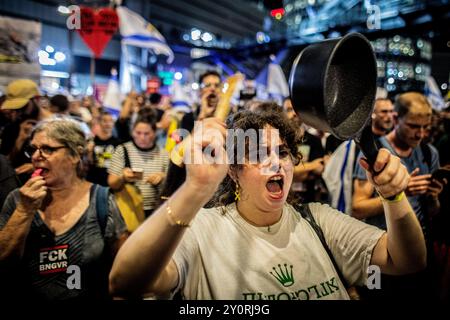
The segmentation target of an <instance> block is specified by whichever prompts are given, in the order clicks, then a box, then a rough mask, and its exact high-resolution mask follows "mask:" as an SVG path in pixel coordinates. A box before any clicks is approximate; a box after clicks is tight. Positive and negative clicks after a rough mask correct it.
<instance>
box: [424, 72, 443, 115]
mask: <svg viewBox="0 0 450 320" xmlns="http://www.w3.org/2000/svg"><path fill="white" fill-rule="evenodd" d="M425 96H426V97H427V99H428V102H429V103H430V104H431V107H432V108H433V109H434V110H437V111H441V110H442V109H444V108H445V101H444V98H443V97H442V94H441V91H440V90H439V87H438V85H437V83H436V81H435V80H434V78H433V77H432V76H428V77H427V80H426V82H425Z"/></svg>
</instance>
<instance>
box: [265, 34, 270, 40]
mask: <svg viewBox="0 0 450 320" xmlns="http://www.w3.org/2000/svg"><path fill="white" fill-rule="evenodd" d="M269 41H270V37H269V36H268V35H267V34H266V35H265V36H264V42H269Z"/></svg>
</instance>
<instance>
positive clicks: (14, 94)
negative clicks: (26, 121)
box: [1, 79, 39, 109]
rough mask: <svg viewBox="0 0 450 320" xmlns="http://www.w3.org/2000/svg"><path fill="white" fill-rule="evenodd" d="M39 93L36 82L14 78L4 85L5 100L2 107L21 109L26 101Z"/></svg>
mask: <svg viewBox="0 0 450 320" xmlns="http://www.w3.org/2000/svg"><path fill="white" fill-rule="evenodd" d="M38 95H39V89H38V86H37V84H36V83H35V82H34V81H32V80H29V79H19V80H14V81H12V82H10V83H9V84H8V87H6V100H5V102H3V104H2V106H1V108H2V109H21V108H22V107H24V106H25V105H26V104H27V103H28V101H29V100H30V99H31V98H33V97H35V96H38Z"/></svg>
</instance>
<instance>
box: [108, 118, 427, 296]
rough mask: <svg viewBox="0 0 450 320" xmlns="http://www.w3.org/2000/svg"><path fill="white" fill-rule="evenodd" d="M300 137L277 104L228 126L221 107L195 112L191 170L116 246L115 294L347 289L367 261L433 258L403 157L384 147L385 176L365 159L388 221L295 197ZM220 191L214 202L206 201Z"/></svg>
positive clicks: (328, 292)
mask: <svg viewBox="0 0 450 320" xmlns="http://www.w3.org/2000/svg"><path fill="white" fill-rule="evenodd" d="M227 129H229V130H227ZM253 133H254V134H253ZM258 133H259V134H258ZM231 134H232V135H233V137H231V136H230V135H231ZM252 136H253V138H252ZM257 137H259V138H257ZM225 141H226V149H227V150H225ZM233 141H234V142H235V143H233V144H231V142H233ZM300 141H301V136H300V135H299V134H298V131H296V130H295V128H294V127H293V126H292V124H291V123H290V122H289V120H288V119H287V118H286V117H285V116H284V115H283V113H279V112H278V113H275V112H264V113H255V112H249V111H242V112H238V113H235V114H234V115H233V116H231V117H230V118H229V121H228V126H227V125H226V124H225V123H223V122H221V121H220V120H218V119H216V118H208V119H205V120H204V121H202V122H201V123H197V125H196V127H195V128H194V132H193V133H192V135H191V136H190V137H189V138H187V140H186V145H185V146H186V149H185V153H184V158H183V159H184V164H185V165H186V172H187V174H186V180H185V182H184V183H183V184H182V186H181V187H180V188H178V189H177V190H176V192H175V193H174V194H173V195H172V196H171V197H170V198H169V199H168V200H167V201H166V202H165V203H163V204H162V206H161V207H159V208H158V210H157V211H156V212H155V213H154V214H153V215H152V216H151V217H150V218H148V219H147V220H146V221H145V222H144V223H143V224H142V225H141V226H140V227H139V228H138V229H137V230H136V231H135V232H134V233H133V234H132V235H131V236H130V238H128V240H127V241H126V242H125V243H124V245H123V246H122V247H121V249H120V250H119V252H118V254H117V256H116V259H115V261H114V264H113V268H112V270H111V274H110V288H111V291H112V293H113V294H115V295H116V296H122V297H127V296H136V295H147V294H148V295H154V296H156V297H160V296H165V297H167V296H170V295H171V294H174V293H175V292H177V291H179V292H181V293H182V297H183V298H186V299H248V300H252V299H255V300H256V299H258V300H259V299H293V300H307V299H314V300H316V299H317V300H318V299H321V300H325V299H349V295H348V293H347V291H346V288H345V285H344V283H345V284H346V285H348V286H353V285H355V284H360V285H362V284H365V283H366V281H367V278H368V267H369V266H370V265H376V266H378V267H379V268H380V271H381V272H385V273H390V274H403V273H409V272H415V271H417V270H420V269H422V268H424V267H425V263H426V254H425V243H424V240H423V235H422V231H421V228H420V225H419V222H418V221H417V217H416V216H415V215H414V213H413V211H412V209H411V206H410V204H409V202H408V200H407V198H406V197H405V196H404V190H405V189H406V186H407V184H408V181H409V175H408V173H407V171H406V168H405V166H404V165H402V164H401V163H400V159H399V158H398V157H396V156H394V155H392V154H391V153H390V152H389V151H388V150H386V149H381V150H380V152H379V153H378V157H377V160H376V161H375V164H374V170H375V171H376V172H379V173H378V174H377V175H373V174H372V173H371V170H370V169H369V165H368V164H367V162H365V161H364V160H361V163H362V165H363V166H364V168H366V170H367V172H368V177H369V179H370V182H371V183H372V184H373V186H374V187H375V188H376V189H377V190H378V192H379V193H380V194H381V195H382V196H383V199H384V200H383V205H384V209H385V212H386V216H387V217H388V221H389V227H388V229H387V232H385V231H383V230H380V229H378V228H376V227H374V226H370V225H368V224H365V223H363V222H361V221H358V220H356V219H353V218H351V217H349V216H347V215H344V214H342V213H340V212H338V211H337V210H335V209H332V208H331V207H329V206H328V205H323V204H319V203H311V204H295V203H294V202H292V201H291V200H288V193H289V190H290V187H291V184H292V179H293V171H294V167H295V165H296V164H298V163H299V162H300V160H301V154H300V153H299V151H298V148H297V146H298V144H299V143H300ZM227 156H228V158H227ZM212 197H213V199H212V203H213V204H214V206H213V207H212V208H209V209H205V208H203V206H204V205H205V203H206V202H208V201H209V200H210V199H211V198H212ZM388 199H391V200H388Z"/></svg>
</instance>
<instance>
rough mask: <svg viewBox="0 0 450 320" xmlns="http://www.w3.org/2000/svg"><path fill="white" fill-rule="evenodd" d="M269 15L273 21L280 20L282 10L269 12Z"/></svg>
mask: <svg viewBox="0 0 450 320" xmlns="http://www.w3.org/2000/svg"><path fill="white" fill-rule="evenodd" d="M270 15H271V16H272V17H274V18H275V19H277V20H280V19H281V18H283V15H284V8H278V9H273V10H271V11H270Z"/></svg>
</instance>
